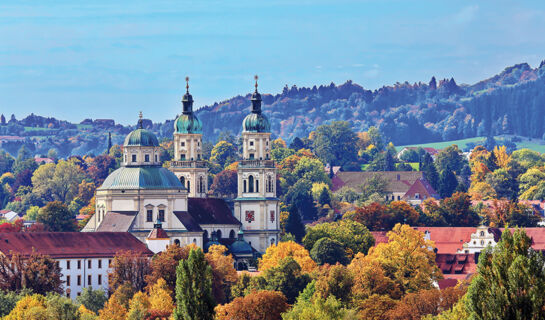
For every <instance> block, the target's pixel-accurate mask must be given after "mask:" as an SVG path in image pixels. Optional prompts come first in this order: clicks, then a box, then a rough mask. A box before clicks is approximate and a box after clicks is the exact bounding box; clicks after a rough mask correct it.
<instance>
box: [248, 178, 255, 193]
mask: <svg viewBox="0 0 545 320" xmlns="http://www.w3.org/2000/svg"><path fill="white" fill-rule="evenodd" d="M254 183H255V182H254V176H249V177H248V192H250V193H252V192H254Z"/></svg>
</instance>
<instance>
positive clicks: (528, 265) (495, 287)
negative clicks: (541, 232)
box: [467, 229, 545, 319]
mask: <svg viewBox="0 0 545 320" xmlns="http://www.w3.org/2000/svg"><path fill="white" fill-rule="evenodd" d="M467 294H468V301H467V303H468V304H467V307H468V310H469V312H470V318H472V319H543V318H545V309H544V308H543V305H545V259H544V258H543V255H542V254H541V253H540V252H537V251H535V250H534V249H532V239H531V238H530V237H528V236H527V235H526V233H525V232H524V231H523V230H520V229H517V230H515V231H514V232H513V231H511V230H509V229H507V230H505V231H504V232H503V234H502V237H501V240H500V241H499V242H498V244H497V245H496V246H495V247H494V248H487V249H485V251H483V252H481V255H480V256H479V264H478V273H477V275H476V276H475V277H474V278H473V280H472V281H471V284H470V286H469V289H468V293H467Z"/></svg>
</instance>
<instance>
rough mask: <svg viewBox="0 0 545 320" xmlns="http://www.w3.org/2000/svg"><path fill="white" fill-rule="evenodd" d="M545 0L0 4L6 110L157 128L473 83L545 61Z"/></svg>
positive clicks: (15, 0)
mask: <svg viewBox="0 0 545 320" xmlns="http://www.w3.org/2000/svg"><path fill="white" fill-rule="evenodd" d="M544 34H545V1H543V0H535V1H507V0H483V1H465V0H456V1H454V0H451V1H446V0H444V1H437V0H433V1H431V0H430V1H421V0H412V1H408V0H359V1H350V0H346V1H345V0H331V1H321V0H312V1H305V0H301V1H297V0H292V1H274V0H266V1H260V0H253V1H246V0H239V1H225V0H223V1H207V0H198V1H182V0H178V1H163V0H154V1H149V0H146V1H143V0H132V1H111V0H93V1H73V0H71V1H65V0H41V1H25V0H2V1H1V2H0V113H3V114H5V115H11V114H12V113H13V114H15V116H16V117H17V118H18V119H20V118H22V117H24V116H26V115H28V114H30V113H35V114H38V115H44V116H54V117H56V118H58V119H65V120H69V121H72V122H79V121H81V120H83V119H85V118H93V119H95V118H112V119H114V120H116V122H119V123H123V124H133V123H135V122H136V120H137V117H138V112H139V111H143V113H144V116H145V118H149V119H152V120H153V121H154V122H162V121H164V120H165V119H172V118H174V117H175V116H176V114H179V113H181V108H182V107H181V103H180V100H181V97H182V95H183V93H184V91H185V80H184V79H185V77H186V76H189V77H190V91H191V93H192V95H193V98H194V100H195V108H199V107H201V106H204V105H208V104H212V103H214V102H219V101H223V100H226V99H229V98H231V97H233V96H236V95H244V94H247V93H249V92H251V91H253V76H254V75H255V74H258V75H259V79H260V80H259V89H260V91H261V92H262V93H273V94H275V93H280V92H281V91H282V88H283V87H284V86H285V85H288V86H290V87H291V86H292V85H296V86H298V87H303V86H313V85H320V84H329V83H331V82H334V83H336V84H341V83H344V82H345V81H347V80H353V81H354V82H356V83H358V84H360V85H362V86H363V87H365V88H368V89H377V88H380V87H381V86H384V85H391V84H394V83H396V82H404V81H409V82H411V83H412V82H418V81H422V82H428V81H429V79H430V78H431V77H432V76H436V77H437V78H438V79H439V78H450V77H454V78H455V79H456V81H457V82H458V83H468V84H471V83H475V82H477V81H479V80H482V79H485V78H488V77H490V76H492V75H494V74H497V73H499V72H501V71H502V70H503V69H504V68H505V67H507V66H510V65H513V64H517V63H522V62H527V63H529V64H530V65H531V66H532V67H537V66H538V65H539V63H540V62H541V61H542V60H544V59H545V37H544V36H543V35H544Z"/></svg>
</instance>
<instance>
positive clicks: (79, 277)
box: [66, 274, 102, 287]
mask: <svg viewBox="0 0 545 320" xmlns="http://www.w3.org/2000/svg"><path fill="white" fill-rule="evenodd" d="M70 280H71V279H70V276H66V287H69V286H70V285H71V281H70ZM91 283H93V276H92V275H88V276H87V285H90V284H91ZM97 283H98V285H102V275H101V274H99V275H98V277H97ZM76 285H77V286H81V275H78V276H77V277H76Z"/></svg>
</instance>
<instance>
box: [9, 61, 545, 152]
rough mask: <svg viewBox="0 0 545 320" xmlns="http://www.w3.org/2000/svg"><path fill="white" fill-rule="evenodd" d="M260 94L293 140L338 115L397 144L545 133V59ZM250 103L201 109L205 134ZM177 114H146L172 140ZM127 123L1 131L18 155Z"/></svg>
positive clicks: (244, 99) (210, 136)
mask: <svg viewBox="0 0 545 320" xmlns="http://www.w3.org/2000/svg"><path fill="white" fill-rule="evenodd" d="M262 96H263V102H264V107H263V110H264V113H265V115H267V116H268V117H269V119H270V122H271V129H272V132H273V137H278V136H279V137H282V138H283V139H285V140H287V141H290V140H291V139H293V138H294V137H305V136H308V134H309V133H310V132H311V131H313V130H314V129H315V128H316V127H317V126H319V125H321V124H324V123H328V122H331V121H336V120H344V121H348V122H350V123H351V124H352V125H353V128H354V129H355V130H356V131H363V130H367V129H368V128H369V127H370V126H377V127H378V128H379V129H380V130H381V131H382V133H383V134H384V135H385V136H386V137H387V138H388V140H390V141H392V142H394V144H395V145H414V144H423V143H431V142H441V141H451V140H460V139H468V138H474V137H484V136H497V135H504V134H510V135H516V136H522V137H530V138H533V139H536V138H537V139H541V138H543V136H544V134H545V125H544V120H545V61H544V62H542V63H541V65H540V66H539V67H538V68H535V69H533V68H531V67H530V66H529V65H528V64H526V63H522V64H518V65H514V66H511V67H508V68H506V69H505V70H504V71H502V72H501V73H499V74H498V75H495V76H493V77H491V78H489V79H485V80H483V81H480V82H478V83H476V84H473V85H459V84H457V83H456V81H455V80H454V79H444V80H440V81H437V80H436V79H435V78H432V79H431V80H430V81H429V82H427V83H422V82H420V83H414V84H410V83H407V82H405V83H396V84H395V85H393V86H384V87H382V88H380V89H378V90H367V89H365V88H363V87H362V86H360V85H358V84H356V83H353V82H352V81H347V82H345V83H344V84H341V85H335V84H333V83H331V84H330V85H325V86H324V85H322V86H314V87H312V88H297V87H296V86H293V87H291V88H288V87H287V86H286V87H285V88H284V90H283V91H282V93H280V94H274V95H273V94H262ZM249 110H250V95H249V94H248V95H246V96H236V97H234V98H231V99H229V100H226V101H223V102H219V103H215V104H213V105H210V106H205V107H203V108H201V109H199V110H198V111H197V114H198V116H199V118H200V119H201V121H202V122H203V124H204V139H205V140H207V141H211V142H215V141H216V139H217V137H218V136H219V134H220V133H221V132H222V131H231V132H232V133H233V134H238V133H240V131H241V123H242V120H243V119H244V117H245V116H246V115H247V114H248V113H249ZM2 116H3V115H2ZM6 116H8V115H7V114H6ZM48 116H50V115H48ZM174 118H175V115H173V118H172V119H168V120H166V121H165V122H163V123H151V121H149V120H147V121H146V122H145V126H146V127H147V128H149V129H151V130H153V131H154V132H156V133H157V134H158V135H159V137H162V138H166V139H169V138H171V137H172V133H173V125H172V124H173V119H174ZM4 119H5V118H4ZM2 123H3V124H2ZM129 130H131V127H128V126H122V125H119V124H115V122H114V120H112V119H95V120H91V119H85V120H84V121H82V122H81V123H80V124H71V123H68V122H66V121H61V120H57V119H55V118H48V117H41V116H37V115H33V114H31V115H30V116H28V117H26V118H24V119H22V120H17V119H15V118H14V117H12V118H11V119H9V121H6V120H4V122H0V136H2V135H9V136H20V137H24V138H25V139H26V140H25V141H24V143H23V142H10V143H7V144H4V145H3V146H2V147H3V148H4V149H6V150H8V151H9V152H10V153H12V154H13V153H16V152H17V150H18V148H19V147H20V146H21V145H22V144H25V145H27V147H29V148H30V149H31V150H32V151H34V152H36V153H42V154H44V153H47V151H48V150H49V149H51V148H54V149H57V151H58V153H59V155H60V156H68V155H84V154H87V153H94V154H98V153H101V152H103V150H105V148H106V145H107V136H108V132H111V133H112V140H113V143H121V141H122V139H123V137H124V135H125V134H126V133H127V132H129Z"/></svg>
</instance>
